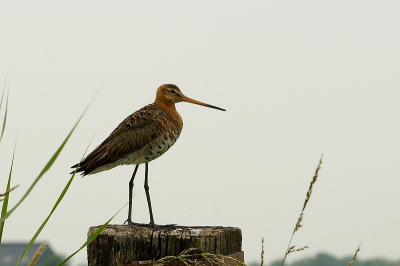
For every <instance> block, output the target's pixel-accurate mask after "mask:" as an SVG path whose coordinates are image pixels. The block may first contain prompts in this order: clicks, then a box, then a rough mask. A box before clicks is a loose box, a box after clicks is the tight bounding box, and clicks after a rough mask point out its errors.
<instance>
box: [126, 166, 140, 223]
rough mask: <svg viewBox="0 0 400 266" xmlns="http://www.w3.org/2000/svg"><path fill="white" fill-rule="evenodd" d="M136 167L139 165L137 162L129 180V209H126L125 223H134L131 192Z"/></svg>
mask: <svg viewBox="0 0 400 266" xmlns="http://www.w3.org/2000/svg"><path fill="white" fill-rule="evenodd" d="M138 168H139V165H138V164H137V165H136V167H135V170H134V171H133V174H132V178H131V181H129V210H128V220H126V221H125V223H128V224H129V225H132V224H134V223H133V222H132V194H133V180H134V179H135V175H136V172H137V170H138Z"/></svg>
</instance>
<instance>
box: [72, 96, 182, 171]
mask: <svg viewBox="0 0 400 266" xmlns="http://www.w3.org/2000/svg"><path fill="white" fill-rule="evenodd" d="M174 109H175V108H174ZM172 113H174V112H172ZM175 113H176V114H168V113H166V112H165V110H163V108H162V107H160V106H158V105H157V104H155V103H153V104H149V105H147V106H145V107H143V108H141V109H140V110H138V111H136V112H135V113H133V114H132V115H130V116H128V117H127V118H126V119H125V120H124V121H122V122H121V123H120V124H119V125H118V127H117V128H116V129H115V130H114V131H113V132H112V133H111V134H110V136H109V137H108V138H107V139H106V140H104V141H103V143H101V144H100V145H99V146H98V147H96V149H95V150H94V151H92V152H91V153H90V154H89V155H88V156H87V157H86V158H85V159H84V160H83V161H82V163H81V164H80V166H79V169H78V172H83V175H87V174H90V172H92V171H93V170H95V169H96V168H98V167H101V166H104V165H107V164H110V163H113V162H116V161H117V160H119V159H121V158H124V157H125V156H127V155H130V154H132V153H135V152H137V151H139V150H141V149H143V148H144V147H145V146H146V145H148V144H150V143H152V141H153V140H154V139H156V138H157V136H160V135H162V134H164V133H165V132H166V131H168V130H171V129H173V130H175V131H176V133H177V136H179V134H180V132H181V130H182V125H183V123H182V119H181V117H180V115H179V114H178V113H177V112H176V110H175ZM176 115H177V116H176ZM77 166H78V165H74V166H73V167H77Z"/></svg>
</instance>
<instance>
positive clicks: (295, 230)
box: [282, 155, 322, 266]
mask: <svg viewBox="0 0 400 266" xmlns="http://www.w3.org/2000/svg"><path fill="white" fill-rule="evenodd" d="M321 164H322V155H321V158H320V159H319V163H318V166H317V169H316V170H315V174H314V176H313V178H312V180H311V183H310V186H309V187H308V191H307V194H306V199H305V201H304V204H303V208H302V209H301V212H300V216H299V218H298V219H297V223H296V225H295V227H294V230H293V233H292V236H291V237H290V241H289V244H288V247H287V249H286V253H285V256H284V257H283V260H282V266H283V264H285V260H286V257H287V256H288V255H289V254H291V253H294V252H297V251H301V250H304V249H306V248H308V247H307V246H304V247H302V248H297V249H296V246H291V244H292V240H293V236H294V234H295V233H296V232H297V231H298V230H299V229H300V228H301V227H302V226H303V225H302V224H301V222H302V221H303V216H304V210H305V209H306V207H307V203H308V201H309V200H310V198H311V193H312V188H313V186H314V184H315V182H316V181H317V178H318V172H319V170H320V169H321Z"/></svg>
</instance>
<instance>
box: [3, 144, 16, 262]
mask: <svg viewBox="0 0 400 266" xmlns="http://www.w3.org/2000/svg"><path fill="white" fill-rule="evenodd" d="M16 146H17V141H16V140H15V145H14V152H13V157H12V161H11V168H10V174H9V175H8V183H7V189H6V191H9V189H10V184H11V174H12V169H13V166H14V155H15V147H16ZM9 196H10V195H9V193H7V194H6V195H4V201H3V208H2V209H1V216H3V215H4V214H5V213H6V212H7V208H8V198H9ZM4 222H5V221H3V222H1V223H0V245H1V239H2V237H3V229H4ZM0 256H1V248H0Z"/></svg>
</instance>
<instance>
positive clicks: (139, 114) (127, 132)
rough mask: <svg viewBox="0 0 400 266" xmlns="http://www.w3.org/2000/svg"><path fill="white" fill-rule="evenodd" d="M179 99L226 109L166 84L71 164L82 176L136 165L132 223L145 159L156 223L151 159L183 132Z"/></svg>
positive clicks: (128, 220)
mask: <svg viewBox="0 0 400 266" xmlns="http://www.w3.org/2000/svg"><path fill="white" fill-rule="evenodd" d="M179 102H188V103H194V104H198V105H202V106H207V107H210V108H214V109H217V110H221V111H225V109H222V108H219V107H216V106H213V105H209V104H206V103H202V102H199V101H196V100H193V99H190V98H188V97H186V96H185V95H183V93H182V92H181V90H180V89H179V88H178V87H177V86H175V85H173V84H164V85H162V86H160V87H159V88H158V89H157V94H156V99H155V101H154V103H152V104H149V105H146V106H145V107H143V108H142V109H139V110H138V111H136V112H134V113H133V114H131V115H130V116H128V117H127V118H126V119H125V120H124V121H122V123H120V124H119V125H118V127H117V128H116V129H115V130H114V131H113V132H112V133H111V134H110V136H109V137H108V138H107V139H106V140H104V141H103V143H101V144H100V145H99V146H97V148H96V149H94V151H92V152H91V153H90V154H89V155H88V156H87V157H86V158H85V159H83V160H82V162H81V163H80V164H75V165H74V166H72V168H77V169H76V170H75V171H77V172H83V173H82V176H85V175H91V174H96V173H99V172H102V171H105V170H110V169H112V168H114V167H116V166H118V165H123V164H135V165H136V167H135V170H134V171H133V174H132V178H131V180H130V181H129V210H128V219H127V220H126V222H127V223H128V224H130V225H132V224H135V223H133V222H132V219H131V214H132V191H133V180H134V178H135V175H136V172H137V170H138V167H139V165H140V164H142V163H144V164H145V166H146V169H145V181H144V190H145V192H146V198H147V204H148V207H149V213H150V225H152V226H154V219H153V211H152V208H151V202H150V193H149V185H148V169H149V162H151V161H152V160H155V159H157V158H158V157H160V156H161V155H163V154H164V153H165V152H166V151H167V150H168V149H169V148H170V147H171V146H172V145H174V143H175V142H176V140H177V139H178V137H179V135H180V134H181V131H182V127H183V121H182V117H181V116H180V115H179V113H178V112H177V111H176V108H175V104H176V103H179ZM75 171H73V172H72V173H74V172H75Z"/></svg>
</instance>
